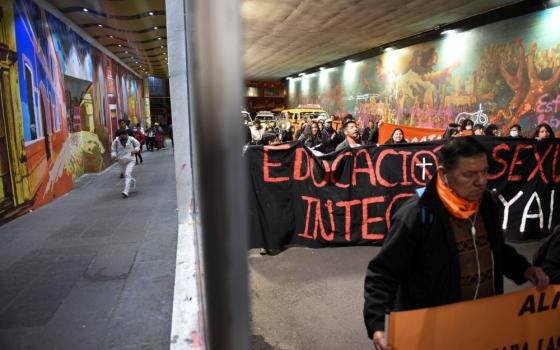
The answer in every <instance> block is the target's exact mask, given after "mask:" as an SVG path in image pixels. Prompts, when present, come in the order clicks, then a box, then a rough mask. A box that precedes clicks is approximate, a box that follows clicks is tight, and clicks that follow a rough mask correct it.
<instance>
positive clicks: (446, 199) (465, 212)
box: [436, 176, 480, 219]
mask: <svg viewBox="0 0 560 350" xmlns="http://www.w3.org/2000/svg"><path fill="white" fill-rule="evenodd" d="M436 190H437V193H438V195H439V198H440V199H441V201H442V202H443V205H444V206H445V209H447V211H448V212H449V213H450V214H451V215H453V216H454V217H456V218H458V219H467V218H469V217H471V216H473V215H474V213H476V212H477V211H478V207H479V205H480V201H469V200H466V199H463V198H461V197H459V195H458V194H457V193H455V192H454V191H453V190H452V189H451V187H449V186H448V185H447V184H446V183H445V182H443V180H442V178H441V177H440V176H438V177H437V178H436Z"/></svg>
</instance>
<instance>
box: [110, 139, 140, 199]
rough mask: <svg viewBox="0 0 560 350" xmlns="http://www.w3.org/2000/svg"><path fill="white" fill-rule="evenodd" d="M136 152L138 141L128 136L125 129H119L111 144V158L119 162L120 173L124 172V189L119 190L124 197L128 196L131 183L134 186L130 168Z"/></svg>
mask: <svg viewBox="0 0 560 350" xmlns="http://www.w3.org/2000/svg"><path fill="white" fill-rule="evenodd" d="M138 152H140V142H138V141H137V140H136V139H135V138H134V137H132V136H128V133H127V132H126V130H124V129H121V130H119V132H118V137H116V138H115V140H114V141H113V144H112V146H111V159H112V160H117V161H118V162H119V167H120V168H121V174H124V189H123V191H122V192H121V194H122V196H123V197H124V198H128V192H129V190H130V185H131V183H132V187H133V188H134V187H136V179H134V178H133V177H132V170H133V169H134V165H135V161H136V156H135V155H136V154H137V153H138Z"/></svg>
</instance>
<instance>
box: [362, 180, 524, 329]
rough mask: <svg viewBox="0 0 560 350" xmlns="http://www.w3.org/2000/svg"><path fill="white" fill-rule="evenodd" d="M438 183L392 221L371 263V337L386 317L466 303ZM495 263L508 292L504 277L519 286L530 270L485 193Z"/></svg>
mask: <svg viewBox="0 0 560 350" xmlns="http://www.w3.org/2000/svg"><path fill="white" fill-rule="evenodd" d="M435 179H436V176H434V178H433V179H432V181H431V182H430V183H429V184H428V186H427V188H426V190H425V191H424V193H423V194H422V196H421V197H418V196H415V197H413V198H411V199H409V200H408V201H407V202H406V203H404V204H403V205H402V207H401V208H399V209H398V210H397V212H396V213H395V215H394V216H393V218H392V220H391V225H392V226H391V229H390V231H389V233H388V235H387V237H386V238H385V242H384V244H383V248H382V249H381V251H380V252H379V254H378V255H377V256H376V257H374V258H373V260H372V261H371V262H370V263H369V266H368V269H367V274H366V279H365V294H364V296H365V304H364V319H365V323H366V328H367V332H368V336H369V337H370V338H371V337H372V336H373V333H374V331H378V330H380V331H382V330H383V329H384V315H385V314H386V313H390V312H391V311H401V310H413V309H421V308H426V307H434V306H439V305H445V304H450V303H454V302H458V301H460V293H461V291H460V281H459V278H460V266H459V257H458V254H457V245H456V242H455V235H454V233H453V231H452V229H451V224H450V222H449V218H448V217H449V214H448V213H447V211H446V209H445V207H444V206H443V203H442V202H441V200H440V198H439V196H438V194H437V191H436V188H435ZM479 213H480V215H482V219H483V220H484V225H485V228H486V231H487V232H488V241H489V242H490V245H491V248H492V255H493V262H494V289H495V293H496V294H502V293H503V291H504V285H503V276H504V275H505V276H507V277H508V278H510V279H512V280H513V281H515V283H517V284H521V283H524V282H526V279H525V277H523V274H524V272H525V270H526V269H527V268H528V267H529V266H530V264H529V263H528V262H527V260H526V259H525V258H524V257H523V256H521V255H519V254H518V253H517V252H516V251H515V249H514V248H512V247H510V246H509V245H506V244H505V243H504V239H503V236H502V233H501V231H500V229H499V226H498V223H497V222H496V213H497V210H496V209H495V201H494V200H493V198H492V196H491V194H490V193H489V192H485V193H484V196H483V198H482V203H481V206H480V211H479Z"/></svg>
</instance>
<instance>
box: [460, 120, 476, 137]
mask: <svg viewBox="0 0 560 350" xmlns="http://www.w3.org/2000/svg"><path fill="white" fill-rule="evenodd" d="M473 126H474V123H473V121H472V120H470V119H464V120H463V122H462V123H461V135H462V136H468V135H472V134H473Z"/></svg>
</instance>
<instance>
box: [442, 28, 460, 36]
mask: <svg viewBox="0 0 560 350" xmlns="http://www.w3.org/2000/svg"><path fill="white" fill-rule="evenodd" d="M455 33H457V31H456V30H454V29H447V30H444V31H443V32H441V35H451V34H455Z"/></svg>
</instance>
